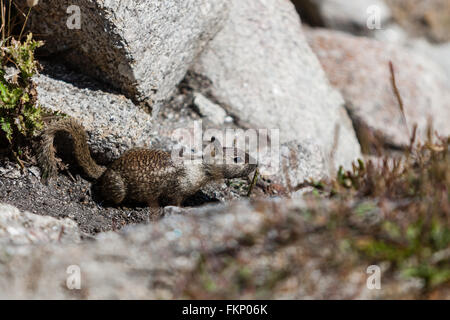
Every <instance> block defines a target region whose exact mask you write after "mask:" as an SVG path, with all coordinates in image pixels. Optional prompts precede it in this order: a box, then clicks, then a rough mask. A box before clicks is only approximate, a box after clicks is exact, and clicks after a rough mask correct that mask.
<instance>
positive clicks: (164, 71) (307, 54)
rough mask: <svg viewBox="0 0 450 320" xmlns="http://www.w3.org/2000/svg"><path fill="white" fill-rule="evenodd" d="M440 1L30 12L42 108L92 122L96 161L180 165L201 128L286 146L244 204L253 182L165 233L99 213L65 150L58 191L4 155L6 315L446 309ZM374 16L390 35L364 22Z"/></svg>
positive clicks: (1, 264) (211, 198) (447, 97)
mask: <svg viewBox="0 0 450 320" xmlns="http://www.w3.org/2000/svg"><path fill="white" fill-rule="evenodd" d="M18 2H19V3H20V2H21V1H18ZM22 3H24V2H23V1H22ZM356 3H357V4H356ZM427 3H428V6H426V8H425V9H424V8H423V7H422V5H421V4H419V1H413V0H411V1H410V0H408V1H404V2H403V1H393V0H379V1H362V0H361V1H352V2H349V1H345V0H323V1H311V0H292V2H290V1H287V0H264V1H262V0H246V1H244V2H243V1H238V0H220V1H213V2H209V1H203V0H195V1H187V0H186V1H185V0H182V1H175V0H167V1H148V0H147V1H144V0H142V1H132V3H131V1H95V2H93V1H87V0H75V1H66V0H51V1H45V2H42V3H39V4H38V5H37V6H35V7H33V8H32V10H31V15H30V17H29V19H28V20H27V25H26V27H27V30H29V31H31V32H33V34H35V35H36V37H38V38H40V39H42V40H44V41H45V44H44V46H43V47H42V48H40V49H39V50H38V51H37V59H38V61H39V62H40V64H41V65H42V70H41V72H40V74H38V75H36V76H34V77H33V82H34V83H35V85H36V92H37V99H38V102H39V103H40V104H41V105H42V106H43V107H45V108H46V110H50V111H52V112H58V113H62V114H64V115H67V116H71V117H74V118H76V119H78V120H79V121H80V122H81V123H82V124H83V126H84V127H85V128H86V130H87V133H88V139H89V146H90V148H91V153H92V156H93V158H94V159H95V160H96V161H97V162H98V163H99V164H103V165H106V164H108V163H110V162H111V161H113V160H114V159H117V158H118V157H119V156H120V155H121V154H122V153H123V152H124V151H125V150H127V149H129V148H133V147H147V148H157V149H163V150H166V151H170V150H172V148H173V147H174V146H175V145H179V144H181V145H183V144H184V143H186V141H180V140H179V139H178V138H179V135H178V134H179V133H180V132H182V133H183V134H184V137H185V138H187V140H188V141H189V140H190V139H192V138H194V137H195V130H196V129H195V128H196V126H198V125H199V126H200V128H201V129H202V130H203V132H206V131H207V130H208V129H216V130H218V131H224V130H226V129H234V130H240V131H238V132H240V133H241V135H242V134H243V133H244V132H245V130H248V129H269V130H271V129H277V130H278V131H277V135H276V136H272V139H273V140H271V146H272V147H273V148H275V147H278V149H276V150H277V154H276V157H277V159H278V163H277V165H275V170H274V168H273V167H272V166H271V163H270V162H269V161H268V157H269V155H267V154H266V155H264V154H263V155H261V154H260V155H259V158H258V160H259V171H260V175H259V178H258V180H257V182H256V184H255V186H254V188H253V190H252V192H251V195H250V196H248V194H247V193H248V191H249V188H250V184H251V178H252V176H249V177H248V178H243V179H233V180H226V181H223V182H218V183H215V184H212V185H209V186H207V187H205V188H203V189H202V190H199V192H197V193H196V194H195V195H194V196H192V197H190V198H188V199H187V200H186V201H185V203H183V206H182V207H172V206H168V207H165V208H164V209H163V217H162V218H161V219H158V220H156V221H155V220H154V219H151V218H150V215H149V209H148V208H147V207H145V206H136V205H135V204H133V203H127V204H125V205H124V206H111V205H108V204H106V203H103V201H102V199H100V198H99V197H98V196H97V195H96V192H95V190H94V188H93V181H91V180H89V179H88V178H87V177H86V175H85V174H84V173H83V172H82V170H81V168H79V166H78V165H77V163H76V161H75V159H74V157H73V155H72V153H71V151H72V150H71V140H70V138H69V137H67V136H65V135H61V136H58V137H57V139H56V143H55V145H56V148H57V151H58V157H60V158H61V159H62V163H64V165H61V168H60V169H61V170H60V172H59V175H58V177H57V178H56V179H54V180H52V181H50V182H49V183H48V184H44V183H42V182H41V179H40V178H41V171H40V169H39V168H38V166H37V163H36V159H35V157H34V155H33V154H30V155H29V156H28V157H26V158H25V159H26V160H23V161H16V159H14V158H13V157H11V156H7V155H8V152H7V151H6V150H7V148H1V150H0V298H2V299H16V298H27V299H30V298H31V299H55V298H56V299H186V298H190V299H255V298H260V299H449V298H450V276H449V274H450V254H449V248H450V225H449V221H450V206H449V204H448V199H449V195H450V193H449V192H450V191H449V189H448V188H449V187H450V161H449V160H450V157H449V153H448V139H447V138H446V137H447V136H449V135H450V125H449V123H450V111H449V110H450V90H449V89H450V85H449V83H450V82H449V79H450V69H449V66H448V59H447V58H446V57H448V54H449V53H450V51H449V50H450V49H449V48H450V47H449V44H450V42H447V43H446V41H448V40H449V39H448V37H446V34H448V32H449V31H450V24H449V23H448V21H446V18H448V14H447V17H446V16H445V15H444V16H443V15H442V11H443V10H445V1H439V0H433V1H428V2H427ZM69 5H75V6H78V8H79V9H80V17H81V20H80V23H81V24H80V28H77V27H76V26H75V27H74V26H72V27H69V24H68V22H67V21H68V20H67V19H68V17H69V16H70V14H68V13H67V11H66V8H67V7H68V6H69ZM374 5H375V6H376V7H377V8H378V9H379V11H377V12H378V13H379V14H380V16H379V17H378V18H379V22H380V23H381V28H379V29H369V28H368V25H367V19H368V11H367V9H368V8H369V7H370V6H374ZM408 6H410V7H411V8H412V9H411V10H408V9H407V8H408ZM296 9H297V10H296ZM369 15H370V12H369ZM417 15H420V16H421V18H420V19H423V20H424V21H425V22H426V23H421V24H420V23H419V24H418V23H417ZM72 22H73V21H72ZM446 32H447V33H446ZM419 37H421V38H419ZM390 63H392V66H393V69H392V70H391V69H390ZM396 89H397V90H396ZM415 125H417V126H416V127H415ZM430 125H432V128H433V130H435V132H434V131H433V132H431V134H430ZM412 135H414V139H413V141H412V142H411V136H412ZM430 136H431V137H430ZM203 138H204V141H206V140H207V137H203ZM204 141H203V142H204ZM0 143H1V141H0ZM37 143H39V139H38V138H36V139H33V141H31V142H30V150H33V148H31V146H35V145H36V144H37ZM277 143H279V144H278V145H277ZM186 146H187V145H186ZM188 147H189V148H191V146H190V145H189V146H188ZM190 151H191V152H194V153H195V152H197V151H198V150H194V149H192V150H190ZM258 151H259V152H260V153H262V150H261V149H260V150H258ZM369 159H371V160H373V163H371V164H369V162H368V160H369ZM399 159H403V160H402V162H399V161H400V160H399ZM426 217H428V218H426ZM423 221H425V222H423ZM370 266H376V268H379V270H380V273H381V274H380V276H381V289H373V288H371V287H370V285H368V281H369V280H368V279H369V277H370V276H371V272H370V271H369V269H370ZM73 267H75V270H79V271H80V277H81V278H80V279H81V280H80V281H81V285H80V287H79V288H75V289H74V288H71V286H70V284H69V279H72V278H71V275H72V272H71V271H70V270H74V269H73ZM368 268H369V269H368Z"/></svg>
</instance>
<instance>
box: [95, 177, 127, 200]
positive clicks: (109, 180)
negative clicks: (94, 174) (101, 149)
mask: <svg viewBox="0 0 450 320" xmlns="http://www.w3.org/2000/svg"><path fill="white" fill-rule="evenodd" d="M98 187H99V191H100V194H101V197H102V198H103V199H104V200H107V201H110V202H113V203H114V204H116V205H117V204H120V203H121V202H122V201H123V200H125V197H126V195H127V189H126V185H125V183H124V181H123V179H122V177H121V176H120V175H119V174H118V173H117V172H116V171H114V170H111V169H108V170H106V171H105V173H104V174H103V175H102V176H101V177H100V178H99V180H98Z"/></svg>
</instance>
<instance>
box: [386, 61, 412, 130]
mask: <svg viewBox="0 0 450 320" xmlns="http://www.w3.org/2000/svg"><path fill="white" fill-rule="evenodd" d="M389 70H390V72H391V83H392V88H393V89H394V94H395V97H396V98H397V101H398V106H399V107H400V112H401V114H402V117H403V122H404V123H405V127H406V133H407V134H408V138H409V137H411V134H410V132H409V127H408V122H407V120H406V114H405V106H404V104H403V99H402V96H401V95H400V91H399V90H398V86H397V81H396V79H395V72H394V64H393V63H392V61H389Z"/></svg>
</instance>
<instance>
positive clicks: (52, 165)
mask: <svg viewBox="0 0 450 320" xmlns="http://www.w3.org/2000/svg"><path fill="white" fill-rule="evenodd" d="M61 131H63V132H67V133H69V134H70V135H71V136H72V140H73V152H74V155H75V158H76V159H77V161H78V164H79V165H80V166H81V167H82V168H83V170H84V172H85V173H86V174H87V175H88V176H89V177H90V178H92V179H98V178H99V177H100V176H101V175H102V174H103V172H104V171H105V168H104V167H102V166H99V165H98V164H97V163H96V162H95V161H94V159H92V157H91V154H90V151H89V147H88V144H87V136H86V131H85V130H84V128H83V126H82V125H80V124H79V123H78V122H77V121H75V120H74V119H71V118H67V119H61V120H58V121H57V122H54V123H51V124H50V125H49V126H48V127H47V128H46V129H45V130H44V132H43V133H42V135H41V143H40V146H39V148H38V151H37V160H38V163H39V166H40V167H41V170H42V179H43V180H44V181H47V179H49V178H52V177H54V176H56V174H57V172H58V168H57V160H56V157H55V148H54V146H53V140H54V138H55V135H56V134H57V133H58V132H61Z"/></svg>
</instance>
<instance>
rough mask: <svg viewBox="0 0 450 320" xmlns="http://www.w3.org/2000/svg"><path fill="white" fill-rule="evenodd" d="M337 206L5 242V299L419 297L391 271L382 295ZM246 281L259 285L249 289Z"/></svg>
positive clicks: (225, 209) (257, 210) (244, 208)
mask: <svg viewBox="0 0 450 320" xmlns="http://www.w3.org/2000/svg"><path fill="white" fill-rule="evenodd" d="M332 208H333V203H332V202H328V201H323V202H322V203H316V204H315V205H314V204H311V206H310V205H308V204H307V203H306V202H305V201H301V200H296V201H284V200H283V201H280V200H266V201H253V202H252V203H250V202H248V201H243V202H234V203H232V204H228V205H218V206H217V205H216V206H206V207H203V208H196V209H194V210H185V212H183V214H179V213H177V212H175V213H173V214H170V215H169V216H167V217H165V218H163V219H162V220H161V221H159V222H157V223H154V224H150V225H141V226H132V227H127V228H125V229H124V230H122V231H121V232H119V233H115V232H109V233H105V234H101V235H99V236H98V237H97V238H96V240H95V241H87V242H83V243H81V244H79V245H71V244H65V245H64V244H63V245H56V244H46V245H40V246H22V247H21V248H17V247H13V246H10V245H5V244H2V243H0V262H1V263H0V298H2V299H17V298H28V299H33V298H34V299H36V298H38V299H69V298H77V299H174V298H181V299H183V298H194V299H199V298H202V297H203V298H205V297H218V298H224V297H228V298H233V299H236V298H242V299H244V298H248V299H251V298H253V299H255V298H257V297H260V298H261V297H263V298H267V299H274V298H281V299H350V298H353V299H367V298H388V297H394V298H395V297H405V296H406V297H408V295H411V294H416V295H418V294H420V289H421V286H420V285H416V286H411V285H410V283H409V282H408V281H407V280H403V279H402V278H391V277H389V276H388V275H384V274H383V290H368V289H367V287H366V280H367V273H366V272H365V271H366V268H367V264H365V263H364V262H358V261H357V260H355V258H354V257H353V256H352V254H351V253H350V252H349V251H348V250H342V249H339V248H340V247H339V246H340V245H341V244H340V243H336V241H335V239H333V238H332V235H333V233H330V232H329V231H327V228H326V226H327V225H328V224H330V223H331V221H333V220H332V219H333V218H332V216H331V215H330V214H329V213H330V209H332ZM311 210H312V211H311ZM311 212H314V214H312V213H311ZM334 219H335V218H334ZM361 223H363V222H361ZM353 228H355V225H353ZM4 252H7V254H5V255H3V253H4ZM330 265H333V267H332V268H330ZM74 271H75V272H74ZM77 272H79V276H80V278H79V279H80V282H79V285H80V287H79V289H76V288H75V289H74V288H73V287H71V286H70V285H73V284H74V283H77V281H76V280H74V277H76V276H77ZM246 275H247V276H246ZM246 279H247V280H246ZM245 281H252V282H250V283H247V282H245ZM236 283H240V284H239V285H237V284H236ZM68 284H69V286H68ZM241 285H242V286H243V287H244V288H245V287H253V289H252V290H241V289H240V288H241ZM236 286H237V288H236ZM70 288H72V289H70ZM208 294H210V295H208Z"/></svg>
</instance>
